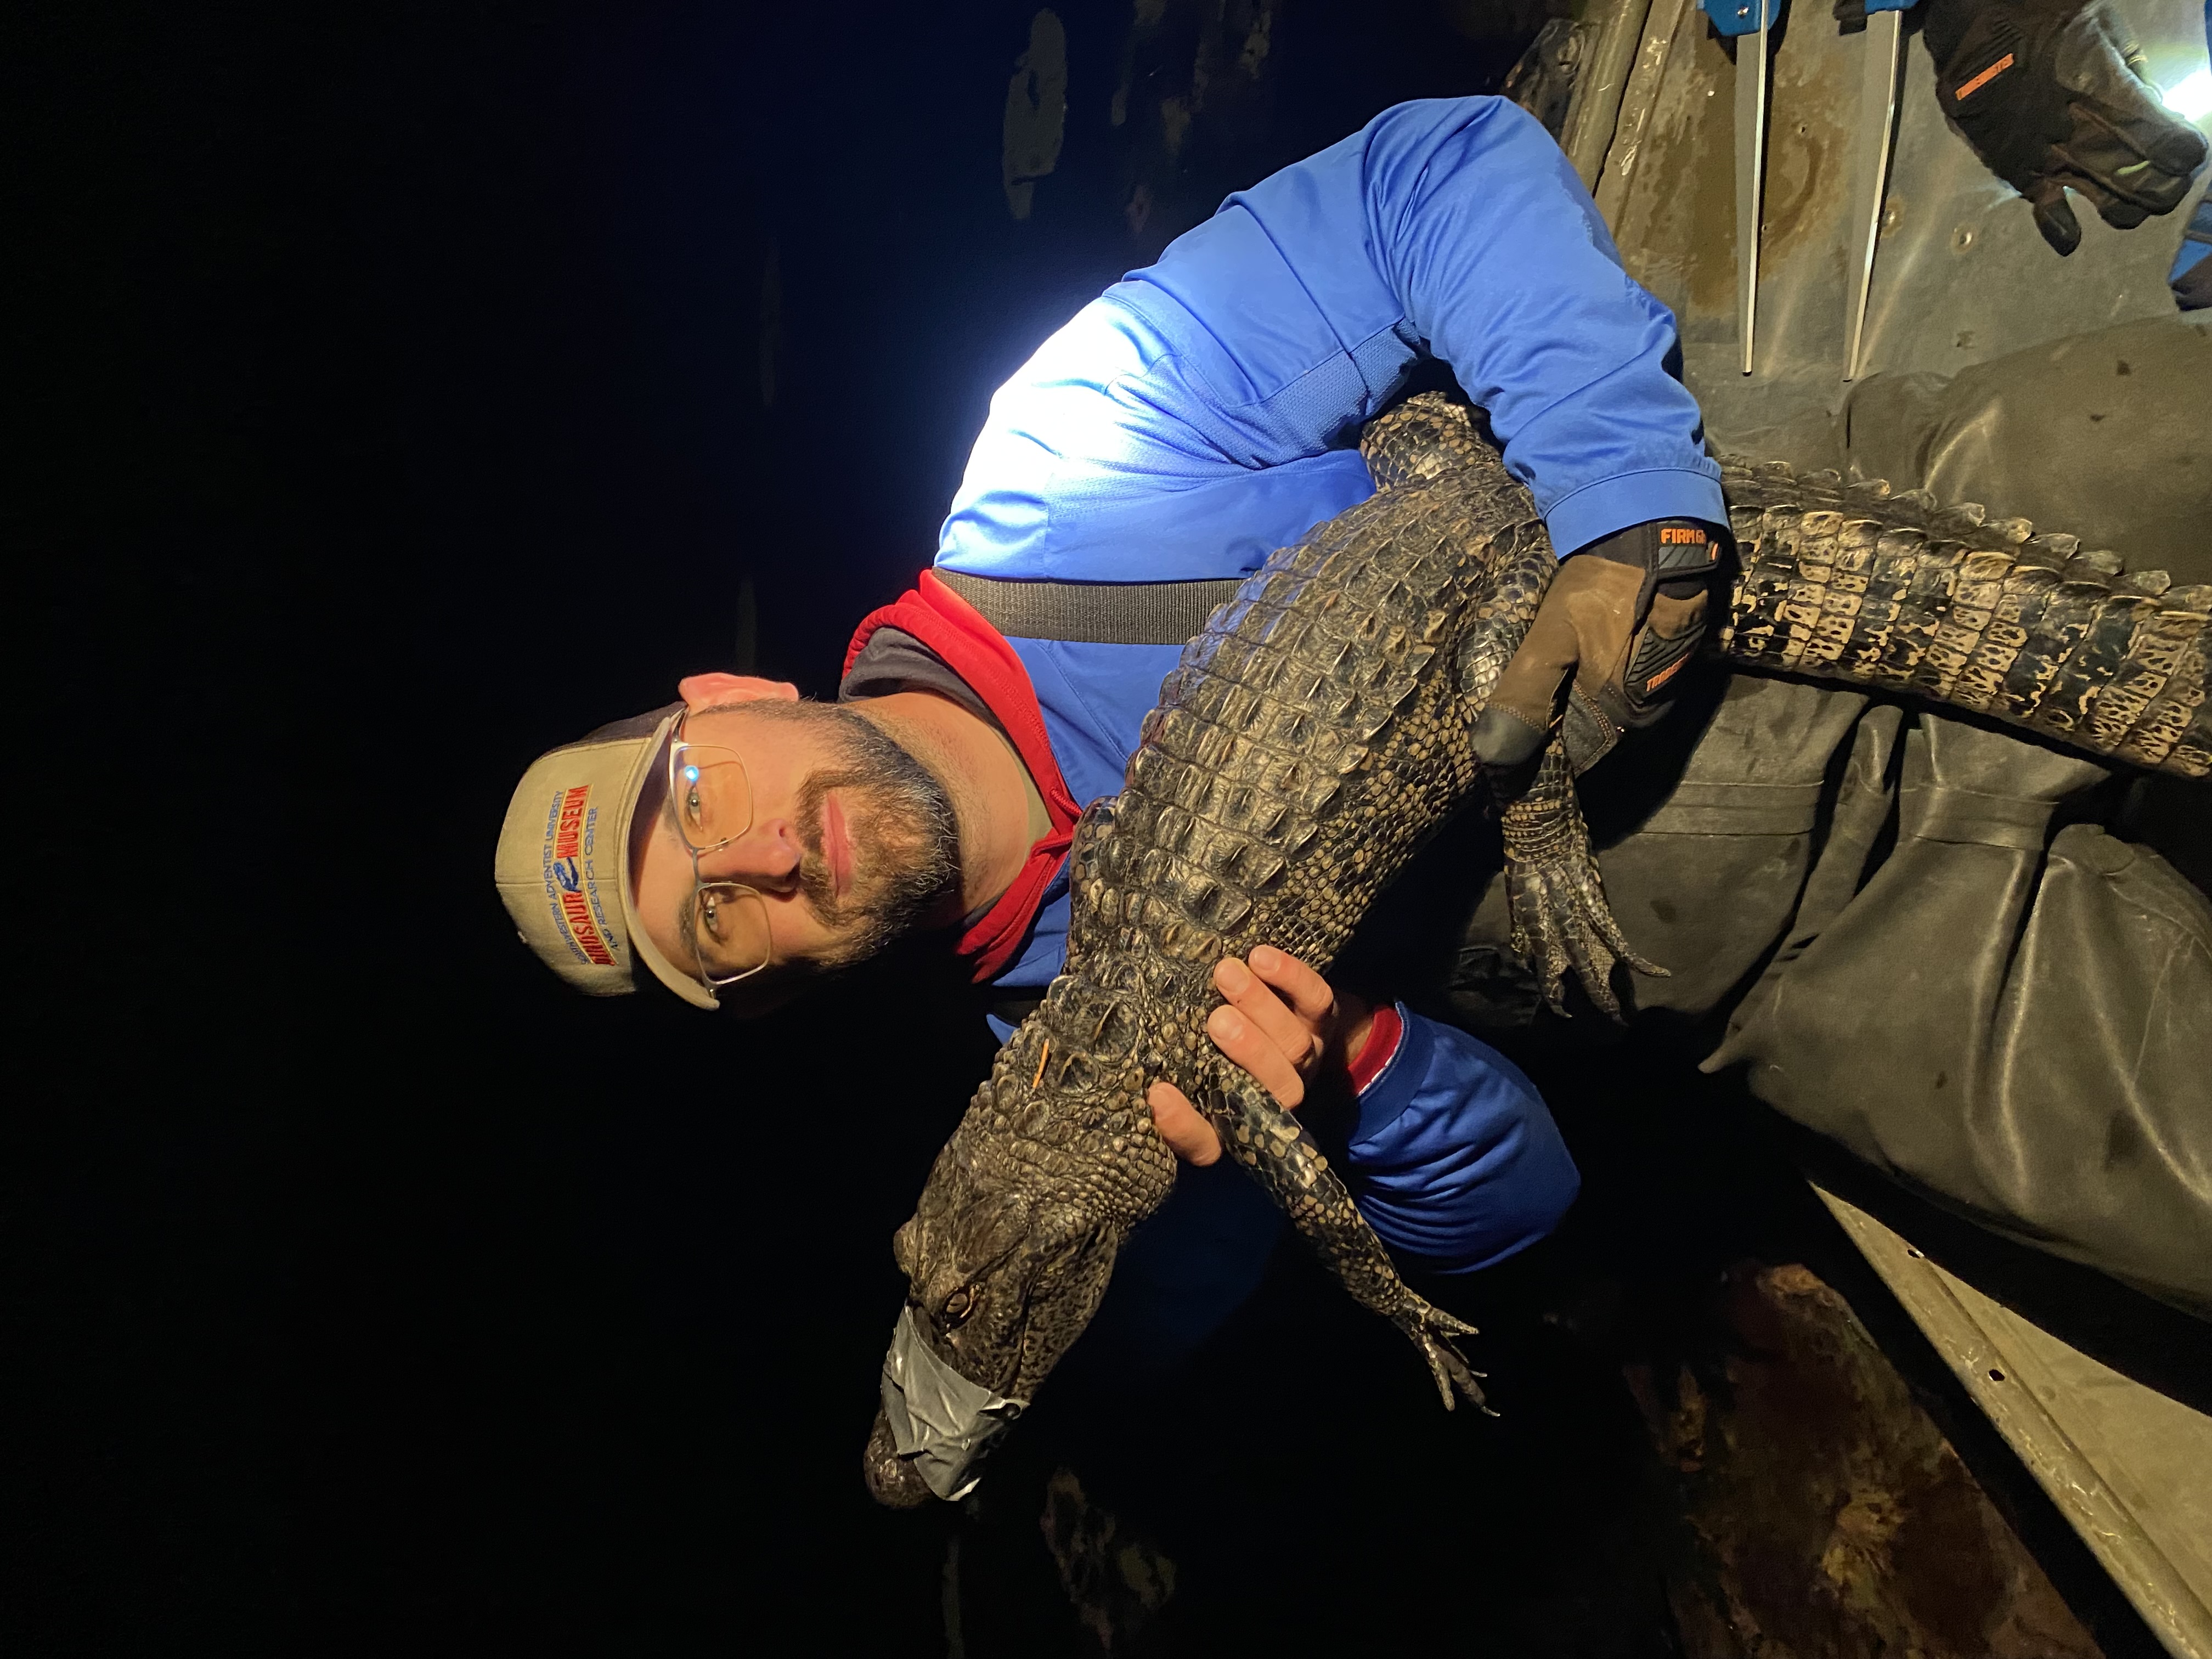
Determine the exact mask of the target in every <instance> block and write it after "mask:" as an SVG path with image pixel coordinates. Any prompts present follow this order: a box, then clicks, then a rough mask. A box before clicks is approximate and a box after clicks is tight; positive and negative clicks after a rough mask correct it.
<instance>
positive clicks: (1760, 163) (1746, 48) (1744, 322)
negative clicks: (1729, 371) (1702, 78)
mask: <svg viewBox="0 0 2212 1659" xmlns="http://www.w3.org/2000/svg"><path fill="white" fill-rule="evenodd" d="M1756 3H1757V4H1758V6H1759V27H1758V28H1757V29H1756V30H1755V31H1754V32H1753V33H1749V34H1741V35H1738V36H1737V37H1736V48H1735V325H1736V333H1737V336H1738V337H1739V338H1740V339H1741V341H1742V342H1743V359H1742V362H1741V368H1742V370H1743V372H1744V373H1745V374H1750V373H1751V351H1752V342H1753V337H1754V335H1755V333H1756V331H1757V329H1758V324H1759V191H1760V186H1761V185H1762V184H1763V183H1764V181H1765V177H1766V29H1767V24H1768V22H1769V21H1770V19H1771V15H1772V7H1773V0H1756ZM1747 56H1748V57H1749V58H1750V60H1751V61H1750V62H1749V63H1746V62H1745V61H1744V59H1745V58H1746V57H1747Z"/></svg>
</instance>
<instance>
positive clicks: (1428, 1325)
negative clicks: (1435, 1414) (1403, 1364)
mask: <svg viewBox="0 0 2212 1659" xmlns="http://www.w3.org/2000/svg"><path fill="white" fill-rule="evenodd" d="M1397 1325H1398V1328H1399V1329H1400V1330H1401V1331H1403V1332H1405V1333H1406V1334H1407V1336H1409V1337H1411V1338H1412V1339H1413V1346H1416V1347H1417V1348H1419V1350H1420V1351H1421V1358H1423V1359H1425V1360H1426V1361H1427V1362H1428V1365H1429V1375H1430V1376H1431V1378H1433V1379H1434V1380H1435V1382H1436V1385H1437V1397H1438V1398H1439V1399H1441V1400H1442V1401H1443V1402H1444V1409H1445V1410H1446V1411H1451V1410H1454V1409H1455V1408H1456V1407H1457V1406H1458V1404H1459V1401H1458V1398H1457V1395H1466V1396H1467V1399H1468V1403H1469V1404H1470V1405H1472V1406H1474V1407H1475V1408H1476V1409H1477V1410H1479V1411H1480V1412H1481V1413H1483V1414H1484V1415H1485V1416H1487V1417H1495V1416H1497V1415H1498V1413H1496V1412H1494V1411H1492V1410H1491V1409H1490V1404H1489V1402H1488V1401H1486V1400H1485V1399H1484V1398H1483V1396H1482V1385H1481V1383H1479V1382H1477V1381H1476V1380H1475V1379H1476V1378H1478V1377H1480V1376H1486V1375H1488V1373H1487V1372H1484V1371H1479V1370H1475V1369H1474V1366H1472V1365H1470V1364H1468V1363H1467V1358H1466V1356H1465V1355H1463V1354H1462V1353H1461V1352H1460V1351H1459V1350H1458V1348H1457V1347H1455V1346H1453V1344H1452V1340H1451V1339H1452V1338H1454V1337H1455V1336H1474V1335H1475V1334H1477V1332H1476V1330H1475V1328H1474V1326H1472V1325H1470V1324H1468V1322H1466V1321H1465V1320H1463V1319H1455V1318H1454V1317H1452V1316H1451V1315H1449V1314H1448V1313H1446V1312H1445V1311H1444V1310H1443V1309H1442V1308H1438V1307H1435V1306H1433V1305H1431V1304H1429V1303H1427V1302H1425V1301H1423V1300H1422V1299H1421V1298H1420V1297H1413V1298H1412V1305H1411V1306H1409V1307H1408V1308H1407V1310H1406V1311H1405V1312H1404V1313H1403V1314H1401V1315H1400V1316H1399V1317H1398V1320H1397Z"/></svg>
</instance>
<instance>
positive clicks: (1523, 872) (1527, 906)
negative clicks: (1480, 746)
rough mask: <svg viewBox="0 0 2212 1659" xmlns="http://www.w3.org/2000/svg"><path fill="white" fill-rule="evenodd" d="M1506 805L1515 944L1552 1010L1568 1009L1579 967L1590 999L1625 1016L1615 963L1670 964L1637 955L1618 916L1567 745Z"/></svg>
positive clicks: (1553, 751) (1550, 753)
mask: <svg viewBox="0 0 2212 1659" xmlns="http://www.w3.org/2000/svg"><path fill="white" fill-rule="evenodd" d="M1499 804H1500V805H1501V806H1502V808H1503V811H1501V812H1500V814H1499V827H1500V828H1501V829H1503V830H1504V837H1505V901H1506V908H1507V909H1508V911H1509V913H1510V915H1511V918H1512V927H1513V931H1512V934H1511V944H1512V946H1513V948H1514V950H1516V951H1518V952H1520V954H1521V957H1522V960H1523V961H1525V962H1526V963H1528V966H1529V968H1530V969H1532V970H1533V971H1534V974H1535V975H1536V981H1537V983H1538V984H1539V985H1540V986H1541V987H1543V992H1544V1000H1545V1002H1546V1003H1547V1005H1548V1006H1550V1008H1551V1010H1552V1012H1553V1013H1555V1014H1564V1013H1565V1012H1566V1011H1567V1010H1566V997H1565V975H1566V970H1567V969H1570V968H1572V969H1574V970H1575V977H1576V978H1577V979H1578V980H1580V981H1582V987H1583V990H1584V991H1586V992H1588V993H1589V1000H1591V1001H1592V1002H1594V1003H1595V1004H1596V1005H1597V1006H1599V1007H1600V1008H1602V1009H1603V1010H1604V1011H1605V1012H1607V1014H1608V1015H1610V1016H1611V1017H1612V1018H1614V1019H1619V1018H1620V998H1619V997H1617V996H1615V995H1614V994H1613V968H1614V966H1615V965H1616V964H1617V963H1626V964H1627V965H1628V966H1629V967H1631V968H1633V969H1635V970H1636V971H1637V972H1638V973H1639V974H1650V975H1654V976H1655V977H1657V978H1662V979H1663V978H1665V977H1666V976H1667V970H1666V969H1664V968H1662V967H1660V966H1659V965H1658V964H1657V963H1652V962H1646V961H1645V960H1644V958H1643V957H1639V956H1638V955H1637V954H1636V952H1635V951H1633V950H1632V949H1631V948H1630V945H1629V943H1628V940H1627V939H1626V938H1625V937H1623V936H1622V933H1621V931H1620V923H1618V922H1616V921H1614V920H1613V911H1612V909H1611V908H1609V907H1608V906H1607V903H1606V902H1605V884H1604V881H1603V879H1602V878H1601V877H1600V876H1599V874H1598V867H1597V860H1596V859H1595V857H1593V856H1592V855H1591V854H1590V846H1589V829H1587V828H1585V827H1584V825H1583V813H1582V807H1581V806H1580V805H1579V804H1578V803H1577V801H1576V799H1575V779H1574V772H1573V770H1572V769H1571V768H1570V767H1569V766H1568V764H1567V753H1566V750H1565V748H1564V747H1562V746H1561V745H1560V744H1559V743H1558V742H1556V741H1554V742H1553V744H1552V746H1551V747H1550V748H1549V749H1547V750H1545V751H1544V758H1543V759H1542V760H1541V762H1539V763H1537V767H1536V775H1535V777H1534V780H1533V781H1530V783H1529V784H1528V787H1527V788H1525V789H1523V790H1522V791H1521V792H1520V793H1517V794H1515V795H1510V796H1501V798H1500V802H1499Z"/></svg>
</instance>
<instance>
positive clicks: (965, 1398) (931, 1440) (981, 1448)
mask: <svg viewBox="0 0 2212 1659" xmlns="http://www.w3.org/2000/svg"><path fill="white" fill-rule="evenodd" d="M1029 1403H1030V1402H1029V1401H1026V1400H1009V1399H1007V1398H1006V1395H1002V1394H994V1393H992V1392H991V1390H990V1389H987V1388H985V1387H983V1386H982V1385H981V1383H970V1382H969V1380H968V1379H967V1378H966V1377H964V1376H961V1375H960V1373H959V1372H958V1371H956V1370H953V1369H952V1367H951V1366H950V1365H948V1364H945V1361H944V1360H942V1359H940V1358H938V1356H937V1352H936V1350H934V1349H933V1348H932V1347H931V1346H929V1344H928V1343H927V1342H925V1341H923V1340H922V1339H921V1332H919V1331H917V1330H916V1329H915V1326H914V1310H913V1309H912V1308H911V1307H907V1308H902V1309H901V1310H899V1322H898V1328H897V1329H896V1330H895V1331H893V1332H892V1333H891V1347H890V1352H889V1353H887V1354H885V1355H884V1420H885V1422H887V1423H888V1424H889V1425H890V1431H891V1443H892V1444H893V1445H895V1446H896V1447H897V1448H898V1455H900V1456H901V1457H903V1458H905V1459H906V1460H907V1461H908V1462H910V1463H912V1464H913V1465H914V1468H915V1474H919V1475H920V1476H921V1478H922V1480H924V1481H925V1482H926V1483H927V1485H928V1487H929V1489H930V1491H932V1492H935V1493H936V1494H937V1495H938V1496H939V1498H945V1499H946V1500H948V1501H951V1500H957V1499H958V1498H965V1497H966V1496H967V1495H968V1494H969V1492H973V1491H975V1483H976V1481H978V1480H981V1478H982V1475H981V1472H980V1471H979V1470H978V1469H977V1468H976V1467H975V1466H976V1465H977V1464H978V1463H980V1462H982V1459H983V1454H984V1453H985V1452H987V1451H988V1450H989V1449H991V1443H992V1442H993V1441H994V1440H996V1439H997V1438H998V1437H1000V1435H1002V1434H1004V1433H1005V1432H1006V1430H1007V1429H1008V1428H1009V1427H1010V1426H1011V1425H1012V1423H1013V1420H1014V1419H1016V1418H1018V1417H1019V1416H1020V1415H1021V1414H1022V1413H1024V1411H1026V1410H1028V1409H1029Z"/></svg>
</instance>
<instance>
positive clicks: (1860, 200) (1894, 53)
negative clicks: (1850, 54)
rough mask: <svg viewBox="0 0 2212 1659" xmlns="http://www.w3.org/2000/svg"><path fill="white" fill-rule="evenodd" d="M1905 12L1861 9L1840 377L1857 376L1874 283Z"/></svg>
mask: <svg viewBox="0 0 2212 1659" xmlns="http://www.w3.org/2000/svg"><path fill="white" fill-rule="evenodd" d="M1904 22H1905V14H1904V13H1902V12H1896V11H1876V12H1869V13H1868V14H1867V28H1866V33H1867V40H1866V50H1867V55H1866V61H1865V64H1864V65H1863V68H1862V69H1861V71H1860V74H1861V77H1862V78H1861V80H1860V82H1859V119H1858V130H1859V132H1858V142H1859V146H1860V150H1859V178H1858V196H1857V200H1856V202H1855V203H1854V204H1853V207H1852V212H1851V234H1852V236H1853V237H1854V239H1855V240H1856V242H1857V246H1855V247H1854V248H1853V249H1852V251H1851V264H1850V272H1851V310H1850V318H1849V319H1848V324H1847V326H1846V327H1845V330H1844V340H1845V341H1846V344H1845V346H1844V379H1845V380H1857V379H1858V374H1859V362H1860V360H1861V357H1862V355H1863V348H1864V346H1865V343H1866V314H1867V297H1868V295H1869V293H1871V291H1872V290H1873V288H1874V246H1875V241H1876V240H1878V239H1879V238H1880V237H1881V206H1882V198H1883V197H1884V196H1885V195H1886V194H1887V190H1886V188H1885V187H1886V186H1887V184H1888V182H1889V143H1890V137H1891V135H1892V134H1893V132H1894V131H1896V128H1897V58H1898V47H1899V45H1900V44H1901V42H1902V41H1903V40H1904Z"/></svg>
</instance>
